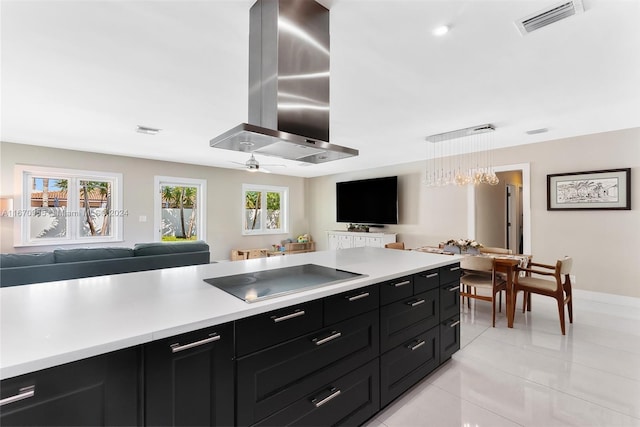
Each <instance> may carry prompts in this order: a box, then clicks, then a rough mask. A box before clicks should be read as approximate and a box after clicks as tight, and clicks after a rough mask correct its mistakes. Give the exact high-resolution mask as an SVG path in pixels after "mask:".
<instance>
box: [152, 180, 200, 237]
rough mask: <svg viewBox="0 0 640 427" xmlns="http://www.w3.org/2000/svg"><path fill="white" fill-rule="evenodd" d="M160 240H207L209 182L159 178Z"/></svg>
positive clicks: (157, 216)
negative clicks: (206, 223)
mask: <svg viewBox="0 0 640 427" xmlns="http://www.w3.org/2000/svg"><path fill="white" fill-rule="evenodd" d="M155 190H156V197H155V206H156V209H155V219H154V225H155V229H156V230H157V233H156V240H157V241H163V242H168V241H176V240H206V226H205V218H206V215H205V212H206V211H207V210H206V198H205V195H206V193H207V181H206V180H203V179H190V178H174V177H170V176H156V177H155Z"/></svg>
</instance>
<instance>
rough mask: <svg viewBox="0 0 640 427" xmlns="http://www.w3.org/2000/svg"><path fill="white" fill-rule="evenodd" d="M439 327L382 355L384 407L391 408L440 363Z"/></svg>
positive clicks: (382, 396) (382, 397) (381, 386)
mask: <svg viewBox="0 0 640 427" xmlns="http://www.w3.org/2000/svg"><path fill="white" fill-rule="evenodd" d="M438 338H439V331H438V328H437V327H436V328H431V329H430V330H428V331H427V332H424V333H422V334H420V335H417V336H415V337H413V338H412V339H410V340H407V341H406V342H405V343H403V344H402V345H399V346H397V347H396V348H394V349H393V350H391V351H389V352H387V353H385V354H383V355H382V356H380V405H381V406H382V407H384V406H386V405H388V404H389V403H390V402H391V401H392V400H393V399H395V398H396V397H398V396H400V395H401V394H402V393H404V392H405V391H406V390H407V389H408V388H409V387H411V386H412V385H414V384H415V383H417V382H418V381H420V380H421V379H422V378H424V377H425V376H426V375H427V374H429V372H431V371H433V370H434V369H435V368H437V367H438V364H439V363H440V358H439V352H440V345H439V342H438Z"/></svg>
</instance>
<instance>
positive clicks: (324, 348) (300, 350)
mask: <svg viewBox="0 0 640 427" xmlns="http://www.w3.org/2000/svg"><path fill="white" fill-rule="evenodd" d="M378 334H379V327H378V310H375V311H371V312H369V313H365V314H362V315H360V316H357V317H354V318H351V319H348V320H345V321H344V322H340V323H335V324H333V325H331V326H330V327H327V328H323V329H321V330H318V331H315V332H313V333H310V334H307V335H304V336H302V337H299V338H297V339H294V340H291V341H287V342H284V343H282V344H279V345H276V346H273V347H269V348H268V349H265V350H263V351H259V352H257V353H253V354H251V355H249V356H246V357H242V358H239V359H238V361H237V381H238V382H237V387H238V389H237V401H236V406H237V420H236V421H237V423H238V425H251V424H254V423H256V422H258V421H260V420H262V419H264V418H265V417H267V416H270V415H272V414H273V413H275V412H277V411H280V410H281V409H283V408H285V407H287V406H288V405H291V404H293V403H294V402H296V401H297V400H298V399H300V398H301V396H305V395H306V394H308V393H312V392H313V391H315V390H317V389H318V387H322V386H324V385H325V384H326V381H327V379H328V378H338V377H341V376H343V375H345V374H347V373H348V372H350V371H352V370H354V369H356V368H358V367H360V366H362V365H364V364H365V363H367V362H369V361H371V360H373V359H374V358H376V357H377V356H378V353H379V345H378V342H379V341H378Z"/></svg>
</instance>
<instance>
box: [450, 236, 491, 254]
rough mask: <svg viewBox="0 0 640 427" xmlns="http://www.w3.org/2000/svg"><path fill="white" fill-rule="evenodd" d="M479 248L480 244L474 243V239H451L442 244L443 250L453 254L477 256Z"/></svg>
mask: <svg viewBox="0 0 640 427" xmlns="http://www.w3.org/2000/svg"><path fill="white" fill-rule="evenodd" d="M481 247H482V244H480V243H478V242H476V241H475V240H474V239H457V240H455V239H451V240H448V241H447V242H446V243H445V244H444V250H445V251H446V252H452V253H454V254H470V255H477V254H479V253H480V248H481Z"/></svg>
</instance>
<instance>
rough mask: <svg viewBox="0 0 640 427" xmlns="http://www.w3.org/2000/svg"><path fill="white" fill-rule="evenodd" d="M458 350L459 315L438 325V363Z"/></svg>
mask: <svg viewBox="0 0 640 427" xmlns="http://www.w3.org/2000/svg"><path fill="white" fill-rule="evenodd" d="M458 350H460V315H458V316H453V317H452V318H450V319H447V320H445V321H443V322H441V323H440V361H441V362H444V361H445V360H447V359H449V358H450V357H451V355H452V354H453V353H455V352H456V351H458Z"/></svg>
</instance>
